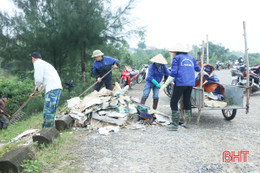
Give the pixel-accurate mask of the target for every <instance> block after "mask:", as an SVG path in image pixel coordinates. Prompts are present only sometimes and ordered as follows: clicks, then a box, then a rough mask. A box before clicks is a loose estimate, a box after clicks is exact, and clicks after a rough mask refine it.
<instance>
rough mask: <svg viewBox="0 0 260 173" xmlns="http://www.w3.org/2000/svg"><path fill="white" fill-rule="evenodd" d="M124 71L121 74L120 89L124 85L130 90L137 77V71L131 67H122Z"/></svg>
mask: <svg viewBox="0 0 260 173" xmlns="http://www.w3.org/2000/svg"><path fill="white" fill-rule="evenodd" d="M124 67H125V70H123V71H122V72H121V79H120V87H121V88H123V87H125V86H126V85H128V86H129V88H132V87H133V86H134V85H135V83H136V80H137V76H138V75H139V70H133V69H132V68H131V67H129V66H126V65H124Z"/></svg>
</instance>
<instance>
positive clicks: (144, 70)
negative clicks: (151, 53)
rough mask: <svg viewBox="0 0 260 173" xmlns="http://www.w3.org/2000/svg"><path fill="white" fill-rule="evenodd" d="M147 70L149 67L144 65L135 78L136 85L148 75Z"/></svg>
mask: <svg viewBox="0 0 260 173" xmlns="http://www.w3.org/2000/svg"><path fill="white" fill-rule="evenodd" d="M148 68H149V65H148V64H144V65H143V66H142V69H141V71H140V73H139V75H138V77H137V83H141V82H142V81H143V80H145V79H146V76H147V74H148Z"/></svg>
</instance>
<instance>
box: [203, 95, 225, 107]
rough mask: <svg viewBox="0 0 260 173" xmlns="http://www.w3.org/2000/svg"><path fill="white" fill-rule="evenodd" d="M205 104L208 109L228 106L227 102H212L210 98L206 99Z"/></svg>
mask: <svg viewBox="0 0 260 173" xmlns="http://www.w3.org/2000/svg"><path fill="white" fill-rule="evenodd" d="M204 104H205V106H206V107H211V108H224V107H226V106H227V102H224V101H217V100H210V99H209V97H205V99H204Z"/></svg>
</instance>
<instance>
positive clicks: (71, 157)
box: [0, 113, 84, 173]
mask: <svg viewBox="0 0 260 173" xmlns="http://www.w3.org/2000/svg"><path fill="white" fill-rule="evenodd" d="M42 122H43V115H42V113H37V114H35V115H32V116H31V117H30V118H28V119H27V120H24V121H21V122H16V123H15V124H14V125H11V126H9V127H8V129H6V130H1V131H0V144H5V143H7V142H8V141H10V140H11V139H13V138H14V137H16V136H17V135H19V134H21V133H22V132H24V131H26V130H28V129H41V128H42ZM80 133H82V132H79V131H73V130H68V131H63V132H62V133H60V135H59V136H58V137H57V139H56V140H55V141H54V142H53V143H52V144H50V145H48V146H43V147H42V148H38V147H37V145H36V144H33V145H32V151H33V152H34V153H35V160H27V161H25V163H24V164H23V165H22V166H23V167H24V172H29V173H30V172H31V173H34V172H62V173H74V172H75V173H76V172H84V171H82V170H83V168H82V167H81V166H80V165H79V164H77V163H78V162H79V161H80V160H79V159H80V158H79V157H78V156H77V155H75V154H73V151H72V148H73V146H74V145H75V144H76V142H77V136H78V134H80ZM19 144H21V142H15V143H10V144H6V145H4V146H2V147H1V146H0V157H1V156H2V155H3V154H5V153H7V152H9V151H11V150H13V149H14V148H17V147H19V146H18V145H19Z"/></svg>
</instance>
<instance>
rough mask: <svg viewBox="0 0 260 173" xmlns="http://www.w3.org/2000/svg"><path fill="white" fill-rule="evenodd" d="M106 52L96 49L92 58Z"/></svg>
mask: <svg viewBox="0 0 260 173" xmlns="http://www.w3.org/2000/svg"><path fill="white" fill-rule="evenodd" d="M103 55H104V54H103V53H102V52H101V51H100V50H95V51H94V52H93V54H92V58H95V57H97V56H103Z"/></svg>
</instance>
